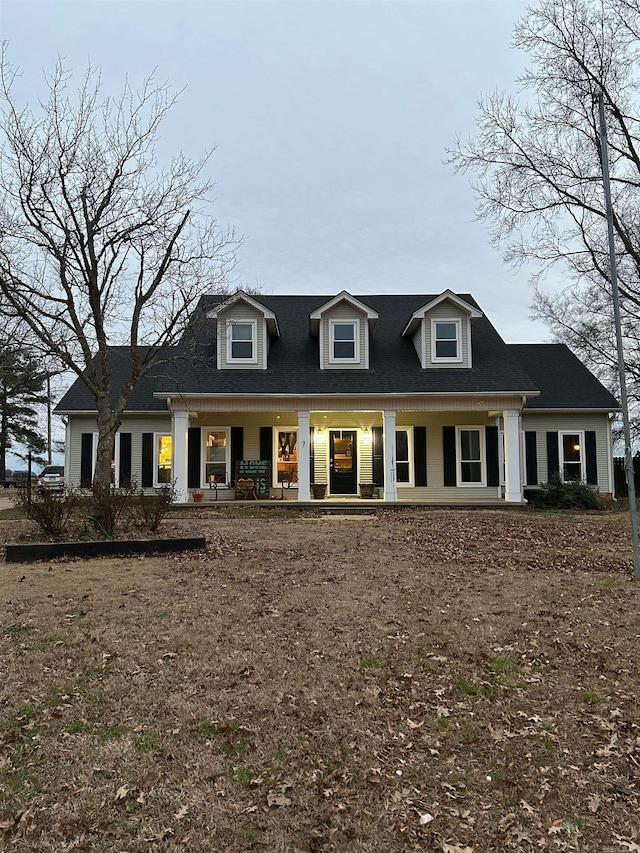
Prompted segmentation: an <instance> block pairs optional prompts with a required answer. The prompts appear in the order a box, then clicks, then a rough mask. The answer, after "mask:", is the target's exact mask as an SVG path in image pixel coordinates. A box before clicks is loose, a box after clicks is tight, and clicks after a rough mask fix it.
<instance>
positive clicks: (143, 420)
mask: <svg viewBox="0 0 640 853" xmlns="http://www.w3.org/2000/svg"><path fill="white" fill-rule="evenodd" d="M85 432H90V433H94V434H95V435H97V432H98V424H97V421H96V419H95V418H92V417H88V416H82V415H73V416H71V417H70V418H69V448H68V459H69V463H68V464H69V471H68V472H65V474H66V478H67V484H68V485H69V486H71V487H72V488H74V487H75V488H77V487H78V486H79V485H80V456H81V452H82V433H85ZM120 432H130V433H131V480H132V482H134V483H138V484H140V483H141V482H142V434H143V433H144V432H157V433H162V434H163V435H171V417H170V415H169V413H168V412H167V414H166V415H158V414H155V415H150V416H146V415H139V416H136V415H132V416H126V415H125V416H124V417H123V419H122V426H121V427H120ZM95 435H94V443H93V452H94V454H95V449H96V439H95Z"/></svg>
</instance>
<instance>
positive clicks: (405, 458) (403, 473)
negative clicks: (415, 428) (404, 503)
mask: <svg viewBox="0 0 640 853" xmlns="http://www.w3.org/2000/svg"><path fill="white" fill-rule="evenodd" d="M409 432H410V431H409V430H407V429H398V430H396V482H397V483H398V485H400V486H401V485H403V484H404V485H408V484H409V483H411V456H410V451H409V445H410V440H409Z"/></svg>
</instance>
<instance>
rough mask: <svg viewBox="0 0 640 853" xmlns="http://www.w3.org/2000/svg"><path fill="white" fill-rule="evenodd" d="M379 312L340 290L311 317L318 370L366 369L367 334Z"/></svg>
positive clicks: (367, 360)
mask: <svg viewBox="0 0 640 853" xmlns="http://www.w3.org/2000/svg"><path fill="white" fill-rule="evenodd" d="M377 319H378V314H377V313H376V312H375V311H374V310H373V309H371V308H369V306H368V305H365V304H364V303H363V302H360V301H359V300H358V299H356V298H355V297H354V296H351V294H349V293H347V291H346V290H343V291H342V293H339V294H338V295H337V296H336V297H334V298H333V299H331V300H330V301H329V302H326V303H325V304H324V305H321V306H320V308H318V309H317V310H316V311H314V312H313V313H312V314H311V315H310V316H309V320H310V322H311V334H312V335H314V336H315V337H317V338H318V341H319V359H320V370H367V369H368V368H369V335H370V332H371V329H373V326H374V325H375V322H376V320H377Z"/></svg>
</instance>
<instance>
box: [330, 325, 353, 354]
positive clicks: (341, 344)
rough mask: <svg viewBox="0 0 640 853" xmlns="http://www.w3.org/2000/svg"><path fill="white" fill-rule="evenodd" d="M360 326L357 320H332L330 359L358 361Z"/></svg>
mask: <svg viewBox="0 0 640 853" xmlns="http://www.w3.org/2000/svg"><path fill="white" fill-rule="evenodd" d="M358 327H359V323H358V322H357V321H353V322H345V321H342V320H340V321H337V320H332V321H331V322H330V324H329V329H330V335H331V337H330V342H329V346H330V354H329V361H332V362H352V363H353V362H356V361H358V356H359V343H358Z"/></svg>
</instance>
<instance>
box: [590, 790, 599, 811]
mask: <svg viewBox="0 0 640 853" xmlns="http://www.w3.org/2000/svg"><path fill="white" fill-rule="evenodd" d="M600 802H601V801H600V797H599V796H598V795H597V794H593V796H591V797H589V811H590V812H593V814H595V813H596V812H597V811H598V809H599V808H600Z"/></svg>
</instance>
